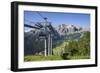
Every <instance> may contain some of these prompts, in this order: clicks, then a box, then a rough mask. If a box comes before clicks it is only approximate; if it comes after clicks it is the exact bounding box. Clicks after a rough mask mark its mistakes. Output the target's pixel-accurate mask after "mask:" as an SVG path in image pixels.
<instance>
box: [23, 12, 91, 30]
mask: <svg viewBox="0 0 100 73" xmlns="http://www.w3.org/2000/svg"><path fill="white" fill-rule="evenodd" d="M39 13H40V14H41V15H42V16H44V17H47V18H48V21H49V22H52V25H53V26H54V27H57V26H58V25H60V24H69V25H71V24H73V25H78V26H81V27H85V28H89V27H90V14H83V13H58V12H39ZM31 22H44V20H43V18H42V17H41V16H40V15H39V14H38V13H37V12H34V11H24V23H26V24H31Z"/></svg>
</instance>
